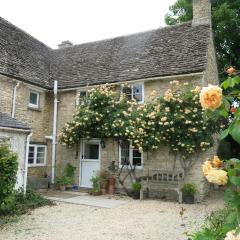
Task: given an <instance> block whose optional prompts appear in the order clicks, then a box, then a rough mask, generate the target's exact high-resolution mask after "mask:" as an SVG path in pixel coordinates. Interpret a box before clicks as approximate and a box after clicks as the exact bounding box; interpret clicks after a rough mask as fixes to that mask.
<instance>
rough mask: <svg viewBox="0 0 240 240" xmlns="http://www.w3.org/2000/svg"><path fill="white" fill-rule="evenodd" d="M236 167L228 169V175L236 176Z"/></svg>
mask: <svg viewBox="0 0 240 240" xmlns="http://www.w3.org/2000/svg"><path fill="white" fill-rule="evenodd" d="M236 173H237V171H236V169H228V176H229V177H232V176H236Z"/></svg>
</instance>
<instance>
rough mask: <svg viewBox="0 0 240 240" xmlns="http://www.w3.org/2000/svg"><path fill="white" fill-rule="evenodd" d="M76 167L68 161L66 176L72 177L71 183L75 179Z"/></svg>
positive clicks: (65, 170)
mask: <svg viewBox="0 0 240 240" xmlns="http://www.w3.org/2000/svg"><path fill="white" fill-rule="evenodd" d="M76 169H77V168H76V167H74V166H73V165H71V164H70V163H68V164H67V165H66V167H65V169H64V176H66V177H67V178H69V179H70V181H71V183H73V181H74V173H75V171H76Z"/></svg>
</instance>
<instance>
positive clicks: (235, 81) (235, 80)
mask: <svg viewBox="0 0 240 240" xmlns="http://www.w3.org/2000/svg"><path fill="white" fill-rule="evenodd" d="M239 83H240V77H238V76H236V77H233V78H228V79H227V80H225V81H224V82H223V83H222V84H221V87H222V88H224V89H227V88H233V87H234V86H235V85H236V84H239Z"/></svg>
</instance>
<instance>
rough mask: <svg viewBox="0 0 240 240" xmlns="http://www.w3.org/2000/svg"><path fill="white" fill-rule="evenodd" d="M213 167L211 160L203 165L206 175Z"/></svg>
mask: <svg viewBox="0 0 240 240" xmlns="http://www.w3.org/2000/svg"><path fill="white" fill-rule="evenodd" d="M211 169H212V164H211V162H210V161H206V162H205V163H204V164H203V165H202V171H203V174H204V176H207V175H208V172H209V170H211Z"/></svg>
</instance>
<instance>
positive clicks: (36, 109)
mask: <svg viewBox="0 0 240 240" xmlns="http://www.w3.org/2000/svg"><path fill="white" fill-rule="evenodd" d="M28 109H29V110H32V111H37V112H41V111H42V109H41V108H40V107H33V106H28Z"/></svg>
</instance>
